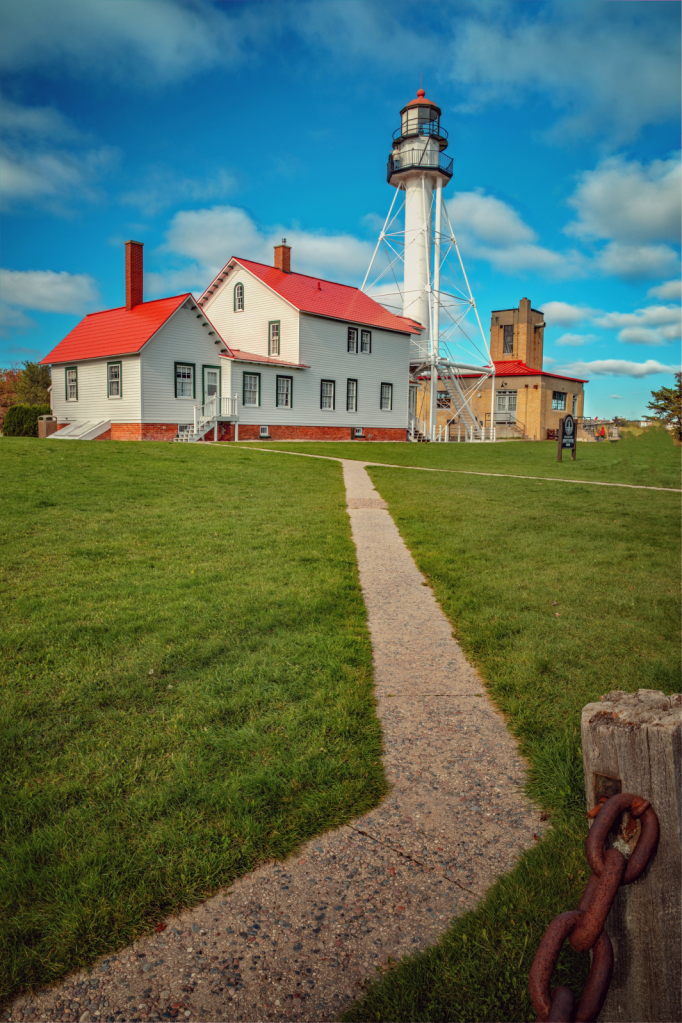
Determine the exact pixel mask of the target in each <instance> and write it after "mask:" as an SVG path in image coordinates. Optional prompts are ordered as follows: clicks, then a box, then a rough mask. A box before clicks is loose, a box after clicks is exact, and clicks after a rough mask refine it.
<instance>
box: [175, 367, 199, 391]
mask: <svg viewBox="0 0 682 1023" xmlns="http://www.w3.org/2000/svg"><path fill="white" fill-rule="evenodd" d="M175 397H176V398H193V397H194V366H193V365H192V363H191V362H176V363H175Z"/></svg>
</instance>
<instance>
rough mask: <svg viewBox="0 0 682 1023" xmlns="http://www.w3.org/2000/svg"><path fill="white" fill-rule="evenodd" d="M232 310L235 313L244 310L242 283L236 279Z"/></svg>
mask: <svg viewBox="0 0 682 1023" xmlns="http://www.w3.org/2000/svg"><path fill="white" fill-rule="evenodd" d="M228 301H229V299H228ZM234 311H235V312H236V313H243V312H244V285H243V284H242V282H241V281H237V283H236V284H235V286H234Z"/></svg>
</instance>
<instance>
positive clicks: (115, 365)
mask: <svg viewBox="0 0 682 1023" xmlns="http://www.w3.org/2000/svg"><path fill="white" fill-rule="evenodd" d="M112 369H117V370H118V378H117V379H113V380H112V377H111V371H112ZM112 384H117V385H118V394H112V393H111V385H112ZM122 397H123V363H122V362H108V363H107V398H109V399H110V400H112V401H120V399H121V398H122Z"/></svg>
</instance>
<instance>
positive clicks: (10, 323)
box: [0, 302, 36, 337]
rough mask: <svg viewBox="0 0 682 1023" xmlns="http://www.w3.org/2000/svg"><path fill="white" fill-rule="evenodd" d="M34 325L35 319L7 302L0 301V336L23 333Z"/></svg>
mask: <svg viewBox="0 0 682 1023" xmlns="http://www.w3.org/2000/svg"><path fill="white" fill-rule="evenodd" d="M35 325H36V324H35V320H32V319H31V317H30V316H27V315H26V313H25V312H23V311H22V310H21V309H17V308H16V307H15V306H12V305H8V304H7V302H0V337H10V336H11V335H12V334H23V333H25V332H26V331H27V330H30V329H31V327H35Z"/></svg>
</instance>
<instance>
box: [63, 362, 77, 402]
mask: <svg viewBox="0 0 682 1023" xmlns="http://www.w3.org/2000/svg"><path fill="white" fill-rule="evenodd" d="M69 374H73V376H71V377H70V376H69ZM64 382H65V385H66V400H67V401H78V366H69V367H68V368H67V369H66V371H65V373H64ZM72 389H73V394H71V391H72Z"/></svg>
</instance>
